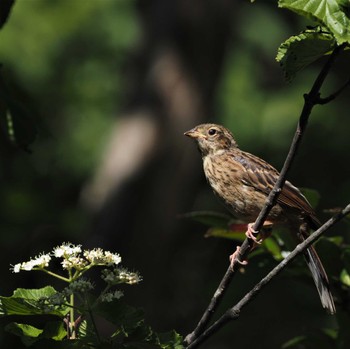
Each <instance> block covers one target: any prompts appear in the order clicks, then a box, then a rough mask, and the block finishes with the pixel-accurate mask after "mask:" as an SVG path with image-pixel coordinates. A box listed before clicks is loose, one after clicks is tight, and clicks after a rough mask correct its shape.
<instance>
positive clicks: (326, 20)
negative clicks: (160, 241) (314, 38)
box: [278, 0, 350, 45]
mask: <svg viewBox="0 0 350 349" xmlns="http://www.w3.org/2000/svg"><path fill="white" fill-rule="evenodd" d="M278 5H279V6H280V7H282V8H286V9H288V10H291V11H294V12H296V13H298V14H299V15H302V16H305V17H309V18H311V19H313V20H315V21H317V22H319V23H321V24H323V25H325V26H326V27H327V28H328V30H329V31H330V32H331V33H332V35H333V36H334V38H335V39H336V41H337V43H338V45H340V44H343V43H350V20H349V10H350V5H349V2H348V1H346V0H333V1H329V0H312V1H309V0H301V1H300V0H280V1H279V2H278Z"/></svg>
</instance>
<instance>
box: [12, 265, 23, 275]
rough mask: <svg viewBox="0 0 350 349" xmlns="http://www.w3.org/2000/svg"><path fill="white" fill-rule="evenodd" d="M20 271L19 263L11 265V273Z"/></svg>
mask: <svg viewBox="0 0 350 349" xmlns="http://www.w3.org/2000/svg"><path fill="white" fill-rule="evenodd" d="M20 271H21V263H17V264H15V265H12V272H13V273H19V272H20Z"/></svg>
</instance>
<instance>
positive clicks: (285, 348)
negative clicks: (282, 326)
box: [282, 336, 306, 349]
mask: <svg viewBox="0 0 350 349" xmlns="http://www.w3.org/2000/svg"><path fill="white" fill-rule="evenodd" d="M305 339H306V336H298V337H294V338H292V339H290V340H289V341H288V342H286V343H284V344H283V345H282V349H289V348H295V347H299V345H300V344H302V343H304V342H305Z"/></svg>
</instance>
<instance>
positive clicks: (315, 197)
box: [299, 188, 321, 208]
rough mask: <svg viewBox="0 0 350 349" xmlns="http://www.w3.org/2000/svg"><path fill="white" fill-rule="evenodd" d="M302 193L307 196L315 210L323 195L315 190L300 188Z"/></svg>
mask: <svg viewBox="0 0 350 349" xmlns="http://www.w3.org/2000/svg"><path fill="white" fill-rule="evenodd" d="M299 189H300V191H301V192H302V193H303V195H305V197H306V198H307V200H308V201H309V202H310V204H311V206H312V207H313V208H316V207H317V206H318V204H319V202H320V199H321V195H320V193H319V192H318V191H317V190H315V189H310V188H299Z"/></svg>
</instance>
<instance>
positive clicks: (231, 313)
mask: <svg viewBox="0 0 350 349" xmlns="http://www.w3.org/2000/svg"><path fill="white" fill-rule="evenodd" d="M349 213H350V203H349V204H348V205H347V206H346V207H345V208H344V209H343V210H342V211H341V212H340V213H338V214H336V215H334V216H333V217H332V218H331V219H329V220H328V221H327V222H326V223H324V224H323V225H322V226H321V227H320V228H319V229H317V230H316V231H315V232H314V233H312V234H311V235H310V236H309V237H308V238H307V239H306V240H305V241H303V242H302V243H300V244H299V245H297V246H296V248H295V249H294V250H293V251H292V252H291V253H290V254H289V255H288V256H287V257H286V258H285V259H284V260H283V261H282V262H280V263H279V264H278V265H277V266H276V267H275V268H274V269H272V270H271V271H270V272H269V273H268V274H267V275H266V276H265V277H264V278H263V279H261V281H260V282H258V283H257V284H256V285H255V286H254V288H253V289H252V290H251V291H250V292H248V293H247V294H246V295H245V296H244V297H243V298H242V299H241V300H240V301H239V302H238V303H237V304H236V305H235V306H233V307H232V308H230V309H228V310H227V311H226V312H225V313H224V315H222V316H221V317H220V318H219V319H218V320H217V321H216V322H215V323H214V324H213V325H212V326H210V327H209V328H208V329H207V330H206V331H204V332H203V333H202V334H201V335H200V336H199V337H198V338H196V339H195V340H194V341H193V342H192V343H191V344H190V345H189V346H188V347H187V348H186V349H193V348H196V347H198V345H199V344H201V343H202V342H203V341H204V340H206V339H207V338H208V337H210V336H211V335H212V334H214V333H215V332H217V331H218V330H219V329H220V328H221V327H223V326H224V325H225V324H226V323H228V322H229V321H231V320H236V319H238V317H239V314H240V312H241V310H242V308H243V307H245V306H246V305H247V304H248V303H250V302H251V301H252V300H253V299H254V298H255V297H256V296H257V295H258V294H259V292H260V291H261V290H262V289H263V288H264V287H265V286H266V285H267V284H268V283H269V282H270V281H271V280H272V279H273V278H274V277H275V276H277V275H278V274H279V273H280V272H281V271H282V270H283V269H284V268H285V267H286V266H287V265H288V264H289V263H290V262H292V261H293V260H294V259H295V258H296V257H297V256H299V255H300V254H301V253H303V252H304V251H305V250H306V249H307V248H308V247H309V246H310V245H312V244H313V243H314V242H315V241H316V240H317V239H319V237H320V236H321V235H322V234H323V233H324V232H325V231H327V230H328V229H329V228H331V227H332V226H333V225H334V224H335V223H337V222H338V221H340V220H341V219H343V218H344V217H345V216H346V215H348V214H349Z"/></svg>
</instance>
